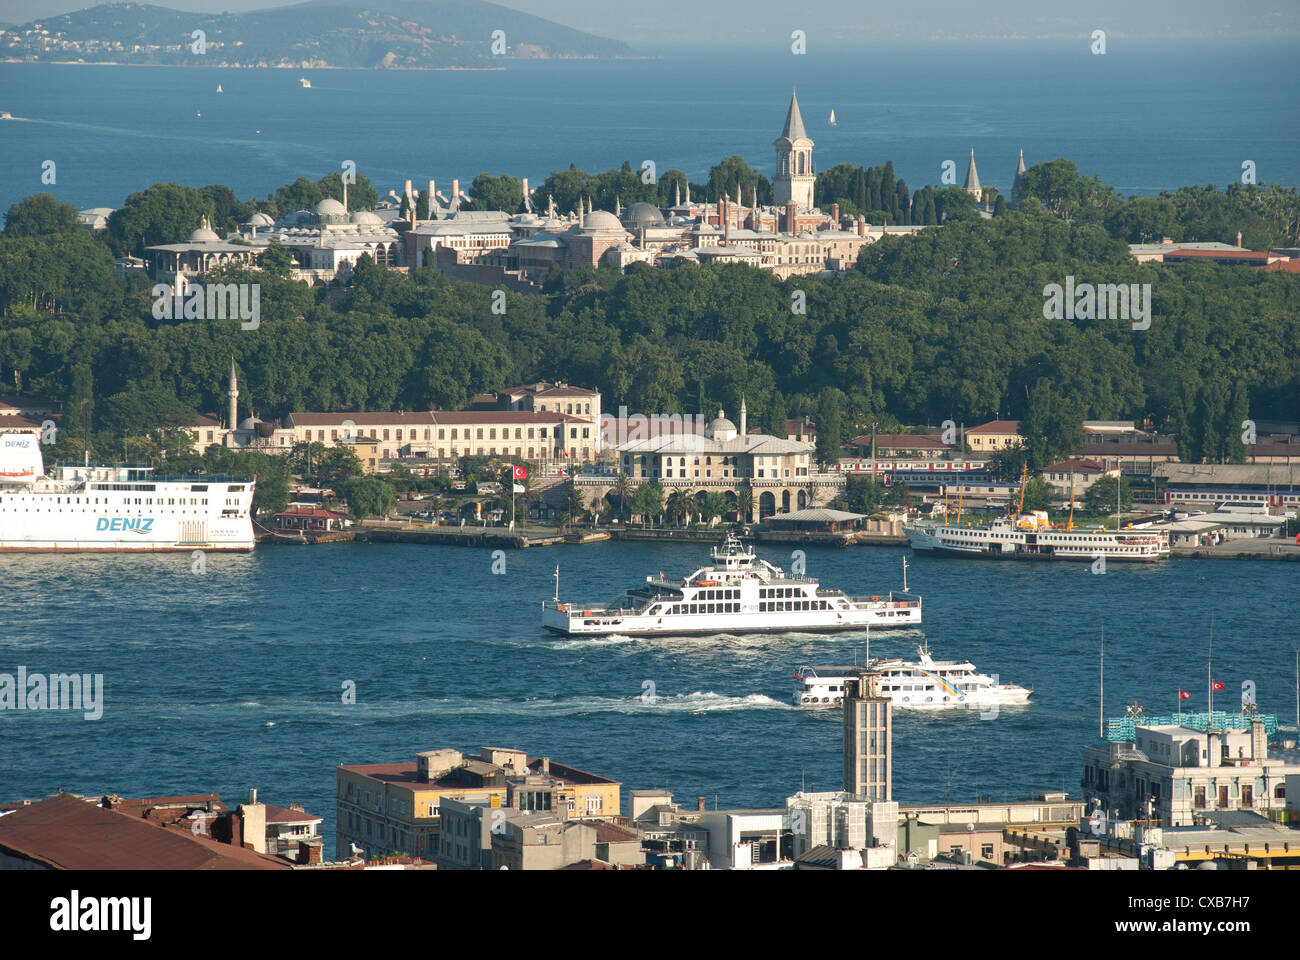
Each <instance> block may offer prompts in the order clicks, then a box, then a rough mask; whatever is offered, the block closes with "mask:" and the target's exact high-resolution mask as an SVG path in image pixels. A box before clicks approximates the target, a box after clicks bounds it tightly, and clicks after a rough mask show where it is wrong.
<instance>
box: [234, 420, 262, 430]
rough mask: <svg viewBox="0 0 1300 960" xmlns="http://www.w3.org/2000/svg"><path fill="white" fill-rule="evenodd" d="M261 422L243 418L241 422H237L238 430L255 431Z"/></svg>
mask: <svg viewBox="0 0 1300 960" xmlns="http://www.w3.org/2000/svg"><path fill="white" fill-rule="evenodd" d="M261 422H262V421H261V420H259V419H258V418H257V417H245V418H244V419H243V420H241V421H240V422H239V429H240V430H256V429H257V425H258V424H259V423H261Z"/></svg>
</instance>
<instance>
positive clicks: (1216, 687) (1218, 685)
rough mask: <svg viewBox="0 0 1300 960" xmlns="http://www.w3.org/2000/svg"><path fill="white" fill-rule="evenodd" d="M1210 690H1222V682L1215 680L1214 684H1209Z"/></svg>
mask: <svg viewBox="0 0 1300 960" xmlns="http://www.w3.org/2000/svg"><path fill="white" fill-rule="evenodd" d="M1210 689H1212V690H1222V689H1223V681H1222V680H1215V681H1214V683H1212V684H1210Z"/></svg>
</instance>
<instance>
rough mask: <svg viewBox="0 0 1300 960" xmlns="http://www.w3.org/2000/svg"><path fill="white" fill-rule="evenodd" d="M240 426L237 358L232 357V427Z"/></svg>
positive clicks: (235, 428)
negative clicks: (236, 370) (236, 372)
mask: <svg viewBox="0 0 1300 960" xmlns="http://www.w3.org/2000/svg"><path fill="white" fill-rule="evenodd" d="M238 428H239V384H238V383H236V381H235V358H234V357H231V358H230V429H231V430H237V429H238Z"/></svg>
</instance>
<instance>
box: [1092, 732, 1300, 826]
mask: <svg viewBox="0 0 1300 960" xmlns="http://www.w3.org/2000/svg"><path fill="white" fill-rule="evenodd" d="M1267 728H1268V718H1265V717H1260V716H1253V715H1251V714H1249V713H1246V714H1242V715H1240V716H1238V715H1236V714H1225V713H1216V714H1214V717H1213V723H1212V724H1211V723H1210V718H1209V717H1208V716H1207V715H1206V714H1191V713H1188V714H1183V715H1182V716H1180V717H1177V718H1175V717H1161V718H1145V719H1144V718H1136V719H1128V720H1127V721H1126V722H1122V721H1112V722H1111V724H1110V729H1109V731H1108V733H1107V737H1108V739H1107V742H1104V743H1101V744H1097V745H1089V746H1086V747H1084V749H1083V777H1082V781H1081V782H1082V786H1083V791H1084V796H1085V797H1086V798H1089V799H1092V798H1095V801H1094V802H1095V803H1096V804H1097V805H1099V806H1100V809H1101V810H1102V811H1103V812H1104V813H1105V814H1106V815H1107V816H1110V817H1114V818H1118V819H1135V818H1147V819H1157V820H1159V821H1161V822H1162V823H1163V824H1165V825H1166V826H1174V827H1178V826H1191V825H1193V824H1195V823H1196V822H1197V821H1198V820H1201V819H1203V818H1204V816H1205V815H1206V814H1209V813H1213V812H1216V811H1234V810H1245V811H1253V812H1255V813H1260V814H1267V813H1269V812H1270V811H1274V810H1282V809H1284V808H1285V807H1286V804H1287V780H1288V777H1295V776H1297V775H1300V753H1298V752H1297V751H1296V749H1295V744H1294V741H1292V742H1291V745H1290V746H1289V747H1287V746H1285V745H1284V744H1282V743H1281V742H1280V741H1279V742H1278V743H1276V744H1270V743H1269V736H1268V732H1267Z"/></svg>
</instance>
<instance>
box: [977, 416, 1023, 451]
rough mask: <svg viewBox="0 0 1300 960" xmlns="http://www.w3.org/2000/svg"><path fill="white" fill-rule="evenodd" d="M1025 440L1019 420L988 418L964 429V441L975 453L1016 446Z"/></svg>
mask: <svg viewBox="0 0 1300 960" xmlns="http://www.w3.org/2000/svg"><path fill="white" fill-rule="evenodd" d="M1024 442H1025V438H1024V437H1022V436H1021V435H1020V421H1019V420H990V421H989V422H988V423H982V424H980V425H979V426H978V427H971V428H970V429H969V430H967V431H966V443H967V445H968V446H969V447H970V448H971V450H973V451H975V452H976V453H990V452H992V451H994V450H1005V449H1006V448H1007V447H1018V446H1021V445H1022V444H1023V443H1024Z"/></svg>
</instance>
